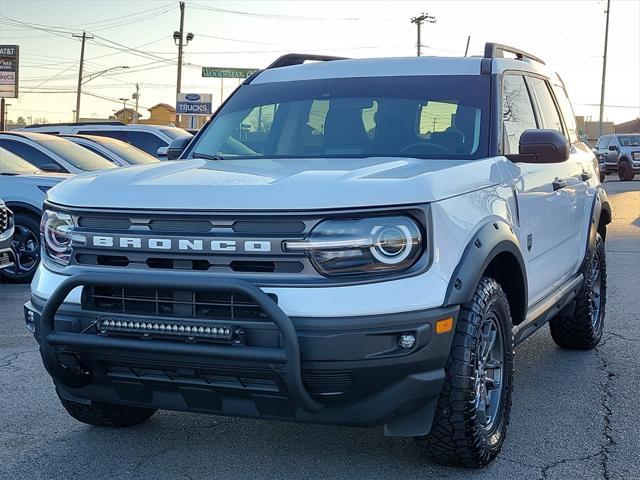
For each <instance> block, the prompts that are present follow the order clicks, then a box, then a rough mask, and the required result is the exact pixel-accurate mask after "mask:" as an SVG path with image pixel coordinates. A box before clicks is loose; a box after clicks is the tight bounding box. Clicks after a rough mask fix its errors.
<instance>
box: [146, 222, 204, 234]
mask: <svg viewBox="0 0 640 480" xmlns="http://www.w3.org/2000/svg"><path fill="white" fill-rule="evenodd" d="M211 227H212V225H211V222H209V221H207V220H151V221H150V222H149V229H150V230H152V231H154V232H167V233H208V232H210V231H211Z"/></svg>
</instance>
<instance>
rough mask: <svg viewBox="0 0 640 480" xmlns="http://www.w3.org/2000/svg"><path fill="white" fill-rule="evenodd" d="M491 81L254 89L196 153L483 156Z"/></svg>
mask: <svg viewBox="0 0 640 480" xmlns="http://www.w3.org/2000/svg"><path fill="white" fill-rule="evenodd" d="M488 82H489V80H488V78H487V77H486V76H479V75H476V76H463V75H458V76H445V75H442V76H441V75H437V76H436V75H434V76H415V77H377V78H364V77H363V78H336V79H324V80H305V81H291V82H278V83H269V84H250V85H246V86H243V87H242V88H241V89H240V90H238V92H237V93H236V94H234V95H233V96H232V97H231V98H230V99H229V101H228V102H227V103H226V104H225V105H224V107H223V108H222V110H220V112H219V113H218V114H217V115H216V116H215V118H214V120H213V121H212V122H211V123H210V124H208V127H207V128H206V130H205V131H203V132H201V133H200V138H199V139H198V142H197V144H196V145H194V147H193V148H192V149H191V150H190V153H191V154H194V153H202V154H208V155H222V156H227V157H270V158H288V157H302V158H304V157H323V158H340V157H369V156H404V157H417V158H469V159H471V158H480V157H483V156H486V154H487V151H488V146H487V137H488V127H489V115H488V93H489V83H488ZM435 117H437V121H436V126H435V128H434V127H433V121H432V120H433V118H435Z"/></svg>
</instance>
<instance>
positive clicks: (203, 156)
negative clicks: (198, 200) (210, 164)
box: [191, 152, 224, 160]
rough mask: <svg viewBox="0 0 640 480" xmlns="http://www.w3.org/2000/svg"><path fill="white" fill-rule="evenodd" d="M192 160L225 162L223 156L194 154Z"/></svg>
mask: <svg viewBox="0 0 640 480" xmlns="http://www.w3.org/2000/svg"><path fill="white" fill-rule="evenodd" d="M191 158H203V159H204V160H224V157H223V156H222V155H210V154H208V153H201V152H194V153H193V154H192V155H191Z"/></svg>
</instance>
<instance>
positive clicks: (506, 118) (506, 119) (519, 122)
mask: <svg viewBox="0 0 640 480" xmlns="http://www.w3.org/2000/svg"><path fill="white" fill-rule="evenodd" d="M502 121H503V124H504V132H505V135H506V139H507V145H508V148H509V151H508V152H506V153H518V152H519V148H518V146H519V143H520V136H521V135H522V132H524V131H525V130H530V129H535V128H537V125H536V117H535V115H534V113H533V106H532V105H531V97H530V96H529V91H528V90H527V86H526V85H525V82H524V78H523V77H522V76H520V75H505V77H504V84H503V89H502Z"/></svg>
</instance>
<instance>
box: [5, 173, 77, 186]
mask: <svg viewBox="0 0 640 480" xmlns="http://www.w3.org/2000/svg"><path fill="white" fill-rule="evenodd" d="M71 176H72V175H71V174H70V173H50V172H42V171H40V172H33V173H29V174H25V175H16V176H15V177H14V178H23V179H28V180H30V181H33V182H34V183H40V184H42V185H56V184H58V183H60V182H62V181H63V180H66V179H67V178H71Z"/></svg>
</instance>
